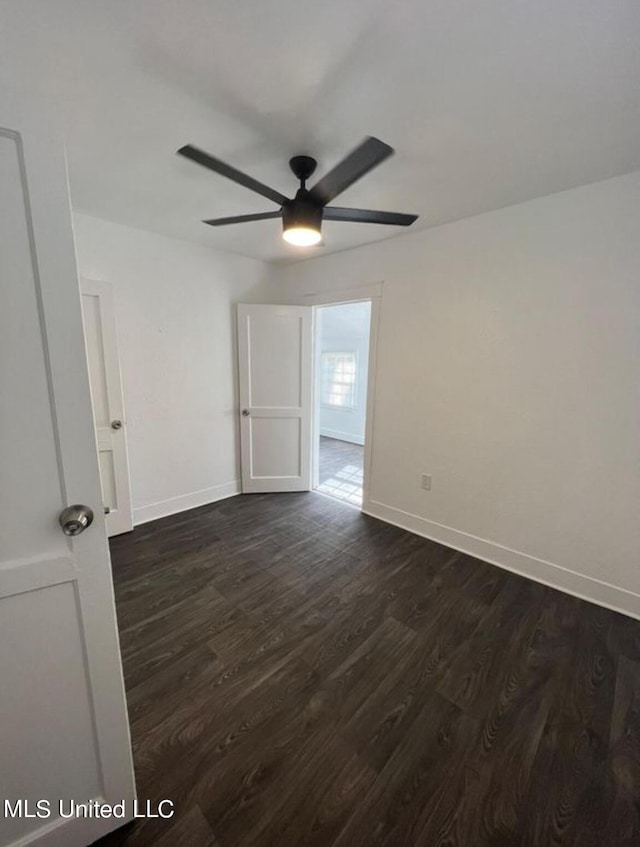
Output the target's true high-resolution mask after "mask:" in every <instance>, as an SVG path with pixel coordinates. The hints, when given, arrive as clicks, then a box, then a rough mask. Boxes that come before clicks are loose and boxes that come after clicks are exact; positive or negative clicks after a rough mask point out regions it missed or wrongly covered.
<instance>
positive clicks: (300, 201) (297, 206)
mask: <svg viewBox="0 0 640 847" xmlns="http://www.w3.org/2000/svg"><path fill="white" fill-rule="evenodd" d="M282 222H283V226H284V229H285V231H286V230H288V229H296V228H298V227H302V228H304V229H315V230H318V231H319V230H320V226H321V224H322V206H321V205H320V204H319V203H316V202H315V201H314V200H312V199H311V198H310V197H309V192H308V191H307V190H306V189H305V188H300V189H299V190H298V192H297V194H296V196H295V199H293V200H288V201H287V202H286V203H285V204H284V205H283V206H282Z"/></svg>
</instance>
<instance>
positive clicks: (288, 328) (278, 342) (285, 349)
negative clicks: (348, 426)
mask: <svg viewBox="0 0 640 847" xmlns="http://www.w3.org/2000/svg"><path fill="white" fill-rule="evenodd" d="M312 322H313V314H312V310H311V308H310V307H309V306H255V305H246V304H240V305H239V306H238V361H239V377H240V410H241V411H240V443H241V458H242V491H243V493H245V494H251V493H256V492H265V491H308V490H309V489H310V488H311V457H310V447H311V374H312V361H311V355H312V353H311V347H312Z"/></svg>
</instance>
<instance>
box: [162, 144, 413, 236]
mask: <svg viewBox="0 0 640 847" xmlns="http://www.w3.org/2000/svg"><path fill="white" fill-rule="evenodd" d="M393 152H394V151H393V148H392V147H389V145H388V144H385V143H384V142H382V141H379V140H378V139H377V138H373V137H369V138H366V139H365V140H364V141H363V142H362V143H361V144H359V145H358V147H356V149H355V150H353V151H352V152H351V153H349V155H348V156H346V157H345V158H344V159H343V160H342V161H341V162H340V163H339V164H337V165H336V166H335V168H333V170H330V171H329V173H328V174H325V175H324V176H323V177H322V179H320V181H319V182H317V183H316V184H315V185H314V186H313V188H311V189H308V188H307V187H306V182H307V180H308V179H309V177H310V176H311V175H312V174H313V172H314V171H315V169H316V165H317V162H316V160H315V159H313V158H311V156H294V157H293V158H292V159H290V160H289V167H290V168H291V170H292V171H293V173H294V174H295V176H296V178H297V179H299V180H300V188H299V189H298V191H297V192H296V196H295V197H294V198H292V199H290V198H288V197H285V196H284V194H280V192H279V191H276V190H275V189H273V188H269V186H268V185H264V184H263V183H262V182H258V180H256V179H253V177H250V176H248V175H247V174H245V173H242V171H239V170H237V169H236V168H233V167H232V166H231V165H227V164H226V163H225V162H221V161H220V159H216V158H215V157H214V156H210V155H209V154H208V153H205V152H204V151H203V150H200V149H198V148H197V147H194V146H193V145H192V144H187V145H185V146H184V147H181V148H180V149H179V150H178V153H179V154H180V155H181V156H186V158H187V159H191V160H192V161H194V162H197V163H198V164H199V165H203V166H204V167H205V168H209V169H210V170H212V171H215V172H216V173H219V174H220V175H221V176H226V177H227V179H232V180H233V181H234V182H237V183H239V184H240V185H244V187H245V188H249V189H251V191H255V192H257V193H258V194H261V195H262V196H263V197H266V198H267V199H268V200H272V201H273V202H274V203H277V204H278V206H280V208H279V209H278V210H277V211H275V212H258V213H257V214H254V215H236V216H234V217H230V218H213V219H212V220H207V221H203V223H205V224H209V225H210V226H226V225H227V224H240V223H246V222H248V221H264V220H268V219H270V218H282V223H283V233H282V237H283V238H284V240H285V241H288V242H289V243H290V244H295V245H296V246H298V247H310V246H312V245H313V244H318V242H319V241H320V240H321V238H322V235H321V227H322V221H323V220H325V221H353V222H356V223H366V224H390V225H391V226H410V225H411V224H412V223H413V222H414V221H415V220H416V219H417V217H418V216H417V215H404V214H401V213H399V212H376V211H371V210H369V209H345V208H342V207H340V206H329V205H327V204H328V203H330V202H331V201H332V200H333V199H334V198H335V197H337V196H338V194H341V193H342V192H343V191H345V189H347V188H348V187H349V186H350V185H353V183H354V182H356V180H358V179H360V177H362V176H364V175H365V174H367V173H369V171H371V170H373V168H375V167H376V166H377V165H379V164H380V163H381V162H384V160H385V159H387V158H388V157H389V156H391V155H393Z"/></svg>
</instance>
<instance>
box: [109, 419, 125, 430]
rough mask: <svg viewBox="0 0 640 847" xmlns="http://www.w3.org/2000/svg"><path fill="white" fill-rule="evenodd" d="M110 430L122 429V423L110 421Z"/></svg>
mask: <svg viewBox="0 0 640 847" xmlns="http://www.w3.org/2000/svg"><path fill="white" fill-rule="evenodd" d="M111 429H122V421H118V420H116V421H111Z"/></svg>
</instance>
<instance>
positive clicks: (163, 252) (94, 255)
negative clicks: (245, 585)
mask: <svg viewBox="0 0 640 847" xmlns="http://www.w3.org/2000/svg"><path fill="white" fill-rule="evenodd" d="M74 226H75V235H76V245H77V252H78V264H79V269H80V274H81V275H82V276H85V277H88V278H91V279H100V280H106V281H107V282H110V283H111V284H112V286H113V290H114V298H115V306H116V313H117V320H118V335H119V347H120V359H121V367H122V378H123V389H124V399H125V411H126V422H127V436H128V446H129V460H130V470H131V486H132V497H133V508H134V521H135V522H136V523H140V522H142V521H145V520H151V519H153V518H155V517H159V516H161V515H164V514H170V513H172V512H176V511H180V510H181V509H185V508H190V507H192V506H196V505H201V504H202V503H206V502H210V501H212V500H215V499H218V498H220V497H223V496H228V495H230V494H233V493H236V492H237V491H238V479H239V467H238V458H237V457H238V446H237V437H238V429H237V401H236V354H235V313H234V309H233V304H234V303H235V302H238V301H240V300H251V299H252V297H253V296H255V297H257V299H259V300H264V299H265V297H266V295H267V291H266V290H265V289H262V288H261V283H262V281H263V278H264V275H265V265H264V264H263V263H261V262H257V261H254V260H252V259H245V258H242V257H240V256H234V255H233V254H230V253H223V252H221V251H216V250H212V249H209V248H207V247H203V246H200V245H197V244H192V243H189V242H186V241H178V240H176V239H172V238H166V237H164V236H161V235H155V234H153V233H149V232H144V231H141V230H136V229H131V228H129V227H125V226H120V225H118V224H114V223H109V222H107V221H103V220H98V219H97V218H92V217H89V216H87V215H84V214H80V213H75V214H74Z"/></svg>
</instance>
